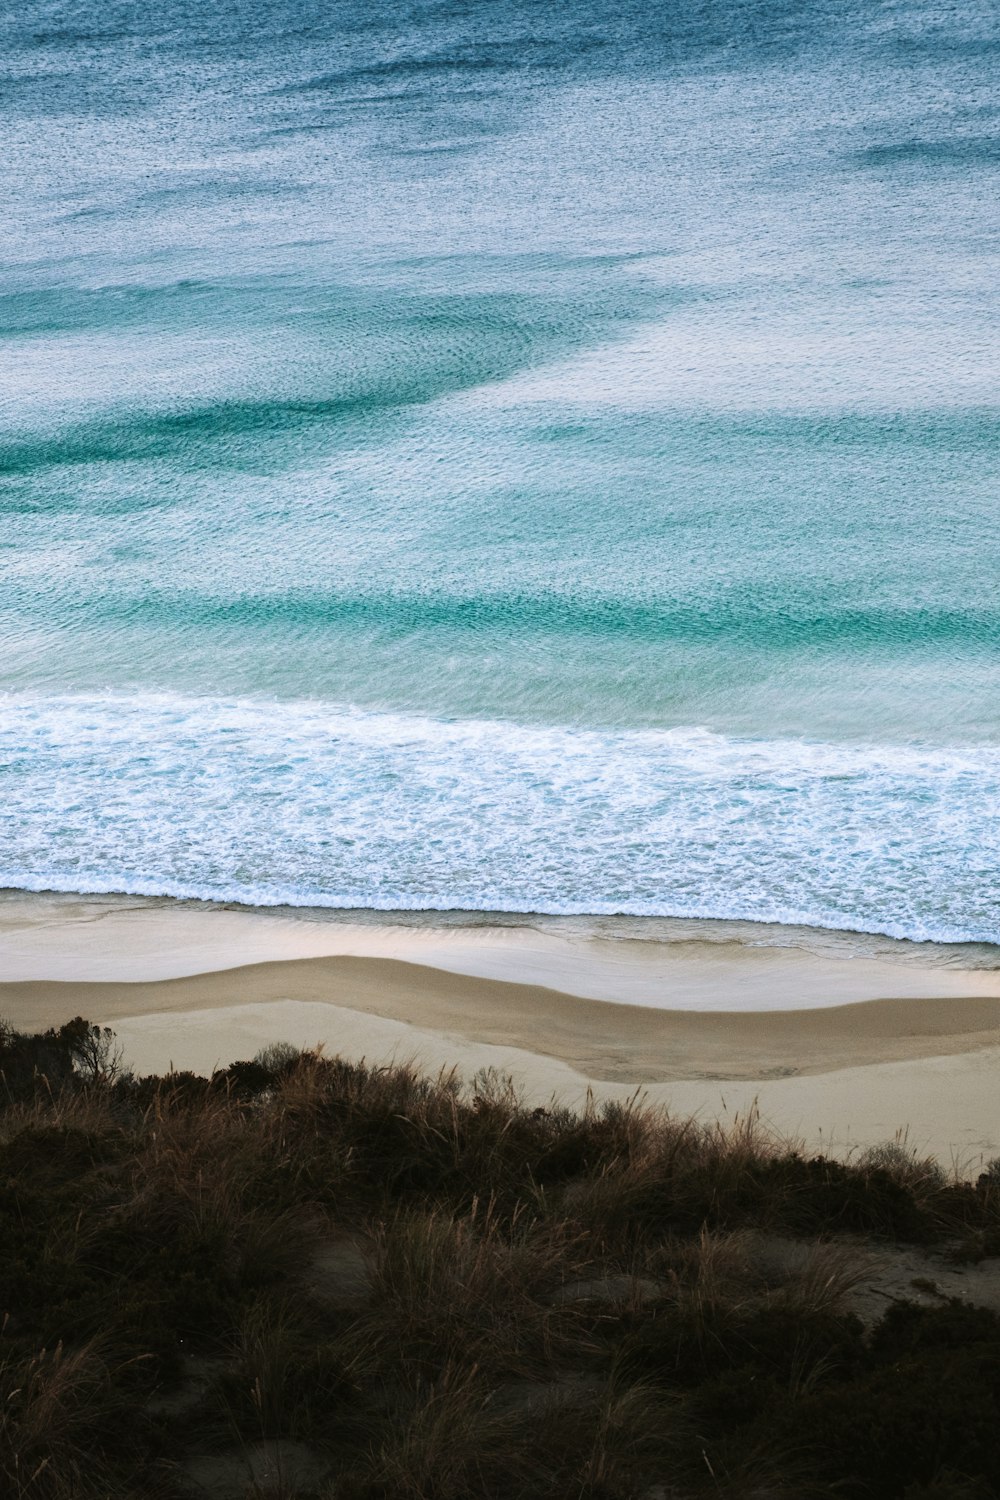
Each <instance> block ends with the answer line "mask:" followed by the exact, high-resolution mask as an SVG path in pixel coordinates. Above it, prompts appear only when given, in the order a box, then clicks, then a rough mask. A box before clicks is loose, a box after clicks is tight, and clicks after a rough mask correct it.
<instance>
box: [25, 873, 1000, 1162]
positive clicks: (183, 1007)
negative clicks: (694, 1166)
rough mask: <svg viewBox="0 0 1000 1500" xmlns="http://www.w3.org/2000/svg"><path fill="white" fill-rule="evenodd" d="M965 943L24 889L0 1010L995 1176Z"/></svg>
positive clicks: (228, 1052) (151, 1060)
mask: <svg viewBox="0 0 1000 1500" xmlns="http://www.w3.org/2000/svg"><path fill="white" fill-rule="evenodd" d="M996 963H997V959H996V956H995V955H994V954H993V952H992V951H991V950H989V949H986V948H984V947H978V948H971V947H969V948H957V949H946V948H942V947H940V946H937V945H930V944H912V943H894V942H893V941H892V940H890V939H884V938H867V937H859V936H857V935H854V934H850V935H848V934H836V933H822V932H813V931H810V930H805V929H803V930H795V929H778V928H768V927H760V926H752V925H751V924H736V923H723V922H714V923H704V922H701V923H699V922H680V921H678V922H667V921H661V922H657V923H640V922H637V921H633V922H631V923H630V922H626V921H619V922H615V921H613V920H611V919H604V920H601V921H597V920H589V919H575V918H567V919H530V920H529V919H509V918H503V917H495V918H491V917H475V918H471V917H466V918H463V917H461V916H459V915H456V916H451V915H448V916H437V915H430V914H428V915H421V916H406V917H402V916H400V915H393V916H382V915H379V914H357V915H356V916H354V915H352V914H330V913H314V912H310V913H291V912H288V911H287V910H280V911H270V910H248V909H233V908H226V907H217V906H212V905H211V904H208V903H195V902H170V901H165V900H153V899H148V900H147V899H141V898H124V897H118V898H115V897H103V896H102V897H79V896H60V895H45V894H43V895H33V894H27V893H22V892H8V893H5V894H4V895H3V897H2V898H0V1014H2V1015H3V1016H5V1017H6V1018H7V1019H8V1020H9V1021H10V1022H12V1023H13V1024H14V1025H15V1026H18V1027H21V1028H28V1029H33V1028H40V1027H45V1026H49V1025H55V1024H59V1023H61V1022H62V1021H64V1020H66V1019H68V1018H69V1017H70V1016H73V1015H77V1014H83V1015H85V1016H87V1017H89V1018H90V1019H92V1020H95V1021H100V1022H101V1023H104V1024H107V1025H110V1026H112V1027H113V1028H114V1030H115V1031H116V1033H117V1034H118V1036H119V1037H120V1039H121V1042H122V1044H123V1046H124V1048H125V1051H126V1054H127V1057H128V1060H129V1062H130V1063H131V1064H132V1065H133V1066H135V1067H136V1068H138V1069H140V1070H142V1071H162V1070H166V1069H168V1068H170V1067H176V1068H193V1069H197V1070H199V1071H206V1070H210V1069H211V1068H213V1067H214V1066H216V1065H218V1064H225V1063H227V1062H229V1061H232V1060H233V1059H235V1058H238V1057H247V1056H252V1055H253V1053H254V1052H256V1051H257V1050H258V1049H259V1048H260V1047H261V1046H263V1045H265V1044H266V1043H268V1042H271V1041H278V1040H287V1041H290V1042H293V1043H296V1044H298V1045H301V1046H314V1045H317V1044H322V1045H323V1046H324V1047H325V1048H326V1050H327V1051H329V1052H331V1053H332V1052H340V1053H343V1054H344V1055H346V1056H350V1057H365V1058H367V1059H368V1060H369V1061H373V1062H382V1061H387V1060H389V1059H396V1060H412V1061H414V1062H415V1063H417V1064H419V1065H420V1066H421V1067H423V1068H426V1069H429V1070H433V1071H437V1070H438V1069H440V1068H443V1067H445V1068H451V1067H457V1068H458V1069H459V1070H460V1071H461V1073H462V1074H463V1075H465V1076H471V1075H472V1074H474V1073H475V1072H476V1071H477V1070H478V1069H480V1068H496V1069H499V1070H501V1071H503V1072H509V1073H511V1074H512V1075H513V1076H514V1078H515V1079H516V1080H517V1082H518V1084H519V1085H520V1086H521V1087H522V1089H523V1090H524V1091H525V1093H526V1095H527V1096H528V1097H529V1098H530V1099H532V1100H533V1101H535V1102H538V1103H546V1102H548V1101H549V1100H551V1099H552V1098H557V1099H558V1100H560V1101H561V1102H565V1103H567V1104H579V1103H580V1102H581V1101H582V1100H583V1099H585V1097H586V1095H587V1092H588V1090H591V1091H592V1092H593V1093H594V1094H595V1095H597V1096H598V1097H600V1098H625V1097H628V1096H630V1095H631V1094H632V1093H634V1092H635V1091H636V1089H639V1090H641V1091H642V1092H643V1093H644V1094H645V1095H646V1097H648V1098H649V1099H650V1100H651V1101H654V1102H656V1103H661V1104H664V1105H666V1106H668V1107H669V1108H670V1109H671V1110H672V1111H674V1112H676V1113H680V1114H684V1115H688V1114H696V1115H698V1116H699V1117H700V1118H703V1119H714V1118H731V1117H733V1116H734V1115H737V1114H744V1113H745V1112H746V1111H748V1110H749V1109H751V1108H755V1107H756V1108H758V1109H759V1111H760V1113H761V1115H762V1117H763V1118H764V1119H765V1120H766V1121H768V1122H769V1123H770V1124H772V1125H773V1126H774V1128H775V1129H777V1130H778V1131H780V1132H781V1133H783V1134H786V1135H790V1136H794V1137H797V1138H800V1139H802V1140H803V1141H804V1142H805V1143H806V1144H807V1145H808V1146H809V1147H810V1148H813V1147H822V1148H824V1149H832V1150H836V1151H839V1152H847V1151H851V1150H854V1149H857V1148H860V1147H863V1146H865V1145H869V1144H873V1143H876V1142H879V1141H884V1140H887V1139H893V1138H895V1137H896V1136H897V1135H900V1134H905V1136H906V1138H907V1140H908V1141H909V1143H910V1144H911V1145H913V1146H915V1147H916V1148H917V1149H918V1150H921V1151H928V1152H930V1153H932V1154H934V1155H936V1156H937V1157H938V1158H939V1159H940V1160H942V1161H943V1162H944V1163H946V1164H950V1163H951V1162H953V1161H956V1162H958V1163H959V1164H960V1165H962V1166H963V1167H964V1168H965V1169H967V1170H973V1171H974V1170H976V1168H977V1167H978V1165H979V1164H980V1163H981V1162H982V1161H983V1160H985V1159H988V1158H989V1157H991V1156H993V1155H995V1154H998V1153H1000V1107H998V1105H997V1102H996V1101H997V1090H996V1079H997V1072H998V1069H1000V968H997V967H996V966H995V965H996Z"/></svg>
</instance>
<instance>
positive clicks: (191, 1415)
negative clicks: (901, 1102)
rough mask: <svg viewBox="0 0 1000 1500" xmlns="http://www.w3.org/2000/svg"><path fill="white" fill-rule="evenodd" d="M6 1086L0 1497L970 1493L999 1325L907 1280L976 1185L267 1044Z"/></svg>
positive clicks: (54, 1063) (961, 1221)
mask: <svg viewBox="0 0 1000 1500" xmlns="http://www.w3.org/2000/svg"><path fill="white" fill-rule="evenodd" d="M0 1075H2V1078H0V1194H2V1218H0V1222H2V1235H3V1244H2V1252H3V1253H2V1259H0V1287H2V1300H0V1317H2V1320H3V1321H2V1332H0V1488H2V1490H3V1493H5V1494H9V1495H11V1496H12V1497H15V1500H77V1497H79V1500H98V1497H107V1500H111V1497H115V1500H138V1497H140V1496H152V1497H163V1500H170V1497H176V1500H180V1497H183V1496H197V1495H217V1496H221V1497H224V1496H234V1497H237V1500H244V1497H262V1496H265V1495H269V1496H272V1497H286V1496H293V1495H294V1496H305V1497H314V1500H395V1497H399V1500H474V1497H478V1496H482V1497H489V1500H494V1497H495V1500H501V1497H503V1500H508V1497H524V1500H542V1497H551V1500H562V1497H566V1500H569V1497H578V1500H629V1497H634V1500H668V1497H669V1500H683V1497H688V1496H690V1497H700V1496H715V1497H719V1496H723V1497H732V1500H737V1497H739V1500H751V1497H754V1496H757V1497H761V1500H764V1497H779V1496H784V1497H788V1500H791V1497H808V1496H825V1495H829V1496H835V1495H836V1496H846V1497H857V1500H862V1497H869V1496H884V1497H888V1500H892V1497H900V1500H946V1497H952V1500H958V1497H966V1500H971V1497H977V1496H978V1497H985V1496H989V1495H994V1494H996V1493H997V1492H998V1490H1000V1447H998V1445H997V1443H996V1436H995V1434H996V1431H997V1421H998V1417H1000V1316H998V1314H997V1312H996V1311H995V1310H993V1309H992V1308H990V1307H985V1306H979V1307H972V1306H970V1305H968V1303H966V1302H964V1301H963V1300H961V1299H957V1298H955V1297H953V1296H949V1295H947V1294H944V1293H941V1292H940V1291H939V1290H938V1288H937V1283H936V1281H935V1280H934V1273H933V1268H934V1266H936V1265H939V1264H940V1265H949V1264H950V1265H961V1264H967V1265H968V1264H973V1265H977V1266H983V1265H988V1264H989V1263H990V1258H991V1257H993V1256H995V1255H997V1253H998V1252H1000V1173H997V1172H993V1171H987V1172H984V1173H983V1174H982V1175H981V1177H980V1178H979V1180H978V1181H977V1182H975V1183H970V1182H963V1181H959V1180H957V1179H956V1178H955V1177H954V1176H952V1175H949V1174H948V1173H946V1172H944V1171H943V1170H942V1169H941V1168H940V1167H939V1166H938V1165H937V1164H936V1163H934V1162H933V1161H923V1160H920V1159H918V1158H916V1157H915V1156H914V1154H913V1153H912V1152H909V1151H908V1150H907V1149H906V1148H905V1146H903V1145H900V1144H899V1143H888V1144H887V1145H886V1146H885V1147H883V1148H878V1149H875V1150H870V1151H868V1152H867V1153H866V1154H864V1155H863V1156H860V1157H858V1158H856V1159H855V1160H853V1161H848V1162H841V1161H835V1160H831V1159H826V1158H821V1157H810V1156H807V1155H806V1154H804V1153H802V1152H801V1151H798V1150H796V1149H795V1147H794V1145H792V1144H789V1143H787V1142H784V1141H781V1140H778V1139H776V1138H775V1137H774V1136H773V1135H770V1134H769V1133H768V1132H767V1131H766V1130H764V1129H763V1128H762V1127H761V1125H760V1122H759V1121H758V1120H757V1119H756V1118H755V1117H754V1116H753V1115H752V1114H751V1115H750V1116H748V1117H747V1118H745V1119H740V1120H737V1121H735V1122H733V1123H732V1124H731V1125H730V1126H728V1127H723V1126H720V1125H717V1124H713V1125H704V1124H699V1123H697V1122H694V1121H690V1120H679V1119H674V1118H672V1117H671V1116H670V1115H669V1114H667V1113H665V1112H663V1111H662V1110H653V1109H650V1108H646V1107H645V1106H644V1105H643V1103H642V1101H641V1099H638V1098H637V1099H636V1100H635V1101H633V1102H632V1103H631V1104H629V1105H625V1106H622V1105H618V1104H605V1105H602V1106H598V1105H596V1104H592V1105H591V1106H590V1107H588V1108H586V1109H585V1110H583V1111H581V1112H579V1113H573V1112H570V1111H567V1110H563V1109H558V1108H552V1109H541V1108H529V1107H527V1106H525V1105H524V1104H522V1102H521V1101H520V1099H519V1098H518V1095H517V1092H516V1090H515V1089H514V1088H513V1086H512V1085H511V1084H510V1082H509V1080H507V1079H504V1078H502V1077H499V1076H497V1075H495V1074H481V1075H479V1076H477V1077H476V1078H473V1079H471V1080H468V1081H467V1082H465V1083H463V1082H462V1081H460V1080H459V1079H458V1077H457V1076H456V1075H455V1074H444V1075H441V1076H438V1077H436V1078H427V1077H424V1076H421V1075H420V1074H419V1073H418V1072H417V1071H416V1070H414V1069H410V1068H406V1067H387V1068H375V1067H369V1066H366V1065H364V1064H363V1063H348V1062H345V1061H344V1060H342V1059H340V1058H337V1057H325V1056H323V1055H322V1054H319V1053H316V1052H313V1053H304V1054H303V1053H299V1052H296V1051H295V1050H294V1049H292V1048H283V1047H278V1048H272V1049H268V1051H267V1052H266V1053H263V1054H261V1055H260V1056H259V1057H258V1058H256V1059H255V1060H253V1061H248V1062H243V1063H236V1064H233V1065H232V1066H231V1067H229V1068H227V1069H225V1070H224V1071H221V1072H217V1073H216V1074H214V1075H213V1076H212V1077H211V1078H200V1077H197V1076H195V1075H193V1074H173V1075H170V1076H167V1077H163V1078H135V1077H133V1076H131V1075H130V1074H129V1073H127V1072H126V1071H125V1070H123V1067H122V1062H121V1058H120V1056H119V1054H118V1052H117V1049H116V1045H115V1041H114V1038H113V1036H112V1035H111V1033H109V1032H107V1031H106V1030H101V1029H100V1028H96V1027H93V1026H90V1025H88V1023H86V1022H84V1021H81V1020H76V1021H74V1022H71V1023H70V1024H69V1025H67V1026H64V1027H62V1028H58V1029H53V1030H51V1031H49V1032H47V1033H45V1034H42V1035H38V1036H28V1035H24V1034H21V1033H17V1032H14V1031H13V1030H11V1029H10V1028H5V1029H4V1031H3V1033H2V1035H0ZM900 1247H902V1249H901V1248H900ZM903 1250H905V1254H906V1255H907V1256H908V1257H909V1259H908V1261H907V1265H908V1266H909V1267H910V1271H911V1272H912V1266H913V1264H914V1263H915V1261H914V1257H917V1256H922V1257H924V1258H925V1260H926V1263H927V1266H928V1267H929V1268H930V1269H929V1270H928V1272H927V1275H926V1277H924V1278H923V1279H922V1280H921V1278H915V1277H913V1276H912V1274H911V1275H910V1280H909V1282H906V1283H904V1284H903V1285H902V1286H899V1285H896V1286H895V1289H894V1290H890V1291H889V1292H885V1291H883V1292H882V1293H880V1296H881V1301H880V1302H879V1303H878V1305H877V1306H876V1308H875V1311H874V1312H873V1311H872V1309H871V1307H870V1305H866V1304H865V1302H864V1299H863V1298H861V1299H860V1300H859V1292H860V1291H861V1290H863V1289H864V1288H865V1287H870V1285H871V1283H872V1279H873V1272H872V1266H873V1265H875V1264H876V1263H878V1264H885V1263H886V1259H887V1257H888V1259H889V1260H890V1261H891V1258H892V1256H893V1255H897V1254H901V1253H903ZM876 1279H877V1278H876ZM881 1285H882V1287H883V1288H884V1287H885V1286H886V1285H891V1284H890V1283H886V1282H885V1279H884V1277H883V1280H882V1282H881ZM868 1301H869V1304H870V1302H871V1298H869V1299H868Z"/></svg>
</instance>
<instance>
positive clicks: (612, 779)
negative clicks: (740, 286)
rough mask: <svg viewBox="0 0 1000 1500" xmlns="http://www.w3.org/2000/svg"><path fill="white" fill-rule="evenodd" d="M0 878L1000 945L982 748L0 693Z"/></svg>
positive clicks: (28, 883) (994, 767)
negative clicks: (809, 928)
mask: <svg viewBox="0 0 1000 1500" xmlns="http://www.w3.org/2000/svg"><path fill="white" fill-rule="evenodd" d="M0 794H2V802H0V846H2V850H3V855H2V859H0V883H2V884H5V885H9V886H17V887H21V888H25V889H32V890H41V889H57V890H81V891H82V890H85V891H93V892H111V891H123V892H128V893H133V894H147V895H157V894H162V895H172V896H194V897H210V898H215V899H222V900H238V901H244V902H251V903H256V904H267V905H276V904H281V905H284V904H290V905H311V906H330V907H370V908H373V909H382V910H387V909H466V910H508V911H522V912H523V911H538V912H550V913H594V914H602V913H616V912H620V913H631V914H635V915H658V914H662V915H676V916H690V917H697V916H704V917H728V918H744V919H750V920H758V921H771V922H785V923H796V924H811V925H817V926H825V927H831V928H838V927H839V928H850V929H861V930H868V931H873V932H882V933H886V934H888V935H890V936H898V937H909V938H915V939H931V940H936V941H943V942H956V941H957V942H960V941H966V940H980V941H996V940H997V938H998V936H1000V896H998V893H997V891H996V887H995V882H994V879H993V875H994V872H995V870H996V868H997V863H998V856H1000V749H996V748H993V747H974V746H973V747H970V746H965V747H960V748H947V747H944V748H942V747H937V746H935V747H921V746H912V745H911V746H888V745H876V746H861V745H836V744H824V743H816V742H809V741H799V740H771V741H767V740H750V739H735V738H727V737H724V736H720V735H717V734H712V733H709V732H707V731H704V730H700V729H697V728H677V729H672V730H662V731H658V730H636V731H617V732H609V731H588V730H582V729H572V728H553V727H545V728H541V727H532V728H526V727H524V726H517V725H514V724H510V723H502V722H494V721H484V720H458V721H442V720H436V719H431V718H425V717H418V716H407V715H400V714H391V713H384V714H379V713H369V712H363V711H361V710H356V709H352V708H350V707H344V706H341V705H335V704H328V703H319V702H292V703H289V702H279V701H267V702H265V701H253V700H231V701H223V700H212V699H205V698H194V697H183V696H166V695H151V694H139V695H124V694H108V695H106V696H103V697H82V696H40V695H37V694H9V695H6V696H5V697H3V698H2V699H0Z"/></svg>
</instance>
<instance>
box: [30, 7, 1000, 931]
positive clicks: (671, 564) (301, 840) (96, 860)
mask: <svg viewBox="0 0 1000 1500" xmlns="http://www.w3.org/2000/svg"><path fill="white" fill-rule="evenodd" d="M998 76H1000V13H998V11H997V8H996V7H995V6H994V5H993V4H987V3H981V4H980V3H973V0H956V3H953V4H948V5H944V4H928V3H921V0H904V3H885V4H880V3H858V4H850V3H840V0H838V3H837V4H833V3H829V4H824V3H809V4H792V3H786V4H781V3H763V0H745V3H742V4H728V5H727V4H724V3H722V4H704V5H687V6H683V7H681V6H665V5H663V4H660V3H654V0H641V3H640V0H633V3H631V4H630V3H620V0H619V3H615V4H613V5H612V4H611V3H606V4H605V3H586V4H584V3H578V4H572V3H570V4H564V5H560V6H549V5H543V4H541V3H535V4H527V3H519V4H515V3H504V0H489V3H462V4H459V3H451V4H448V3H445V4H420V5H395V6H389V7H373V6H369V5H362V4H354V3H352V4H346V3H342V4H323V5H318V4H315V5H314V4H300V3H295V4H293V3H290V0H289V3H286V4H274V3H262V4H259V5H255V6H240V5H213V6H204V5H199V6H196V5H193V4H192V5H184V4H176V3H169V0H168V3H166V4H158V5H156V6H155V7H136V6H134V5H128V6H124V5H122V6H113V5H112V6H109V5H104V4H102V5H100V6H98V5H96V4H65V3H62V4H60V5H58V6H56V5H42V4H27V5H22V6H18V7H13V6H7V7H5V9H4V13H3V15H2V16H0V164H2V174H0V192H2V194H3V203H2V205H0V207H2V212H0V419H2V420H0V883H3V884H8V885H15V886H23V887H28V888H43V887H55V888H59V889H69V890H73V889H79V890H94V891H97V890H127V891H142V892H151V893H153V892H163V893H168V894H198V895H212V896H218V897H223V898H232V899H244V900H254V901H262V902H286V901H291V902H294V903H302V904H310V905H316V904H325V905H332V906H338V905H350V906H379V907H393V906H400V907H418V908H419V907H460V908H488V909H508V910H527V911H531V910H544V911H592V912H598V911H600V912H606V911H629V912H650V913H667V914H670V913H675V914H685V915H705V916H736V917H749V918H759V919H761V920H775V921H787V922H796V923H802V922H806V923H815V924H825V925H830V926H840V927H855V928H862V929H866V930H874V931H884V932H890V933H898V934H904V935H909V936H914V937H931V938H938V939H942V940H944V939H947V940H961V939H963V938H970V939H972V938H976V939H987V940H997V939H998V938H1000V883H998V869H1000V588H998V582H1000V520H998V502H1000V494H998V474H1000V461H998V454H1000V443H998V438H1000V385H998V371H1000V332H998V324H1000V314H998V295H997V287H998V286H1000V253H998V246H1000V237H998V231H1000V208H998V204H1000V97H998V88H997V84H996V79H997V77H998Z"/></svg>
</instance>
